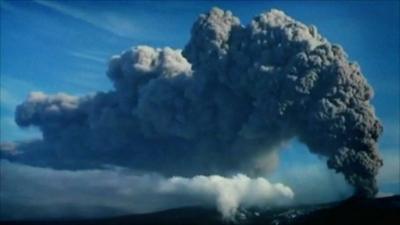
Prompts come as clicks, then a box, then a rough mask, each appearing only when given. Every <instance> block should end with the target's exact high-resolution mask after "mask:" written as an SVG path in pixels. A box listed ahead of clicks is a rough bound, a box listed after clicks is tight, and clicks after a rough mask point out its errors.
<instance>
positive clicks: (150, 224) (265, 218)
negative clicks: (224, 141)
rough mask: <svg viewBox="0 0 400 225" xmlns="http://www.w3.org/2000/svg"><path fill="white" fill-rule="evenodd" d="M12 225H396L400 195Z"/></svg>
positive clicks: (9, 222)
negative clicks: (231, 217)
mask: <svg viewBox="0 0 400 225" xmlns="http://www.w3.org/2000/svg"><path fill="white" fill-rule="evenodd" d="M0 223H1V224H10V225H25V224H26V225H138V224H143V225H164V224H165V225H167V224H168V225H171V224H174V225H197V224H198V225H200V224H207V225H227V224H229V225H230V224H244V225H253V224H254V225H258V224H266V225H268V224H270V225H305V224H307V225H308V224H309V225H334V224H335V225H336V224H338V225H339V224H340V225H397V224H400V195H397V196H391V197H384V198H376V199H358V198H350V199H348V200H345V201H342V202H334V203H327V204H318V205H303V206H292V207H282V208H274V209H268V210H262V211H260V210H255V209H250V210H243V211H242V212H241V213H239V214H238V215H237V217H236V218H235V221H226V220H223V219H222V218H221V215H220V214H219V213H218V211H217V210H215V209H211V208H203V207H184V208H177V209H169V210H165V211H160V212H155V213H146V214H134V215H127V216H119V217H112V218H104V219H85V220H47V221H43V220H41V221H38V220H36V221H35V220H29V221H28V220H24V221H1V222H0Z"/></svg>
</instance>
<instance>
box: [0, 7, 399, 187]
mask: <svg viewBox="0 0 400 225" xmlns="http://www.w3.org/2000/svg"><path fill="white" fill-rule="evenodd" d="M0 3H1V57H0V65H1V70H0V75H1V136H0V139H1V141H14V140H23V139H27V138H35V137H40V133H39V131H37V130H35V129H25V130H22V129H20V128H18V127H17V126H16V125H15V123H14V122H13V116H14V109H15V106H16V105H17V104H18V103H20V102H22V101H23V100H24V98H25V97H26V95H27V94H28V93H29V92H30V91H37V90H40V91H44V92H46V93H57V92H60V91H61V92H66V93H69V94H74V95H84V94H88V93H93V92H96V91H99V90H102V91H105V90H108V89H111V88H112V87H111V82H109V81H108V79H107V77H106V75H105V71H106V68H107V61H108V59H109V58H110V57H111V56H112V55H113V54H118V53H120V52H121V51H123V50H125V49H127V48H129V47H131V46H135V45H139V44H140V45H142V44H146V45H151V46H155V47H163V46H170V47H172V48H183V47H184V45H185V43H186V42H187V41H188V39H189V35H190V28H191V25H192V23H193V21H195V19H196V18H197V16H198V15H199V14H200V13H202V12H205V11H207V10H209V9H210V8H211V7H212V6H218V7H221V8H223V9H229V10H231V11H232V12H233V13H234V15H236V16H237V17H239V18H240V19H241V21H242V23H244V24H246V23H248V22H249V21H250V19H251V18H252V17H254V16H255V15H257V14H259V13H261V12H263V11H266V10H269V9H271V8H277V9H280V10H283V11H285V12H286V13H287V14H288V15H290V16H291V17H293V18H295V19H297V20H299V21H302V22H303V23H305V24H313V25H315V26H316V27H317V28H318V30H319V32H320V33H321V34H322V35H323V36H325V37H327V39H328V40H329V41H331V42H333V43H338V44H340V45H342V46H343V48H344V49H345V50H346V52H347V53H348V55H349V58H350V59H352V60H354V61H357V62H358V63H359V64H360V65H361V68H362V71H363V73H364V75H365V76H366V78H367V79H368V81H369V83H370V84H371V85H372V86H373V87H374V89H375V98H374V100H373V104H374V106H375V108H376V112H377V115H378V117H379V118H380V119H381V121H382V123H383V125H384V134H383V136H382V137H381V139H380V143H379V144H380V148H381V151H382V154H383V155H384V157H386V158H392V159H391V160H393V159H396V158H397V161H396V160H394V162H393V163H394V164H395V167H393V168H392V167H391V168H389V169H387V170H388V171H389V172H388V173H391V172H390V171H391V170H392V169H395V168H398V164H399V160H400V155H399V148H400V143H399V136H400V132H399V130H400V128H399V124H400V121H399V114H400V111H399V110H400V105H399V104H400V99H399V92H400V90H399V86H400V85H399V72H400V69H399V65H400V62H399V38H400V37H399V29H398V27H399V3H398V2H395V1H393V2H391V1H380V2H379V4H377V3H376V2H369V1H355V2H341V3H337V2H322V1H321V2H319V1H310V2H292V1H290V2H289V1H287V2H274V1H271V2H267V1H255V2H247V1H246V2H245V1H243V2H229V1H223V2H218V1H202V2H185V1H176V2H175V1H170V2H155V1H148V2H139V1H138V2H121V3H120V4H115V3H112V2H111V1H98V2H97V1H96V4H94V3H93V2H86V1H58V2H53V1H52V2H48V1H4V0H1V1H0ZM287 148H288V149H295V150H296V151H289V150H288V151H282V153H281V154H282V157H281V160H280V161H281V163H280V168H290V167H293V166H296V165H299V164H308V163H310V162H313V163H315V162H318V161H319V160H318V159H317V158H316V156H314V155H311V154H304V152H305V151H307V149H305V147H304V146H301V145H300V144H299V143H297V142H296V141H295V142H294V143H291V144H290V145H289V146H288V147H287ZM396 165H397V167H396ZM278 169H279V168H278ZM396 175H397V173H396V172H394V175H388V176H389V177H391V179H392V180H393V177H394V178H396V177H395V176H396ZM397 178H399V177H397ZM399 179H400V178H399ZM398 181H399V180H397V182H395V183H394V184H393V182H392V181H391V182H392V183H390V182H389V184H381V186H382V187H383V190H385V191H389V192H400V190H399V182H398Z"/></svg>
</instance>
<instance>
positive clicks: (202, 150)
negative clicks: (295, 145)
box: [13, 8, 382, 197]
mask: <svg viewBox="0 0 400 225" xmlns="http://www.w3.org/2000/svg"><path fill="white" fill-rule="evenodd" d="M107 75H108V77H109V78H110V79H111V80H112V82H113V84H114V87H115V90H114V91H110V92H107V93H97V94H96V95H93V96H87V97H81V98H77V97H72V96H68V95H65V94H57V95H51V96H48V95H45V94H43V93H40V92H36V93H31V94H30V95H29V97H28V99H27V100H26V101H25V102H24V103H22V104H21V105H19V106H18V108H17V111H16V122H17V123H18V124H19V125H20V126H21V127H26V126H37V127H39V128H40V129H41V131H42V133H43V140H40V141H36V142H31V143H22V144H20V145H19V146H18V150H19V151H21V152H23V154H22V153H21V154H16V155H14V156H13V157H15V159H16V160H20V161H25V162H26V163H30V164H39V165H44V164H45V165H51V166H52V167H55V168H93V167H102V166H104V165H107V164H111V165H119V166H127V167H131V168H135V169H137V170H143V171H155V172H160V173H163V174H166V175H171V174H172V175H183V176H186V175H197V174H232V173H235V172H239V171H240V172H244V173H247V174H250V175H256V174H260V173H263V172H265V171H266V170H267V169H268V168H270V166H271V164H273V163H274V162H273V161H274V160H271V157H270V156H271V154H273V153H274V152H275V151H276V150H277V149H279V147H280V145H281V144H282V143H284V142H286V141H289V140H291V139H292V138H294V137H297V138H298V139H299V140H300V141H301V142H303V143H304V144H306V145H307V146H308V147H309V149H310V151H311V152H312V153H315V154H318V155H321V156H325V157H327V158H328V166H329V167H330V168H332V169H335V170H336V171H337V172H340V173H343V174H344V176H345V178H346V179H347V181H348V182H349V183H350V184H352V185H353V186H354V187H355V193H356V195H359V196H364V197H372V196H374V195H375V194H376V193H377V186H376V181H375V176H376V175H377V172H378V169H379V168H380V167H381V166H382V160H381V159H380V157H379V155H378V151H377V140H378V137H379V135H380V134H381V132H382V126H381V125H380V123H379V121H378V120H377V118H376V116H375V114H374V110H373V108H372V106H371V105H370V102H369V100H370V99H371V97H372V95H373V92H372V89H371V87H370V86H369V85H368V84H367V82H366V80H365V78H364V77H363V75H362V74H361V71H360V68H359V66H358V65H357V64H355V63H353V62H349V61H348V59H347V56H346V54H345V52H344V51H343V50H342V48H341V47H340V46H337V45H333V44H331V43H329V42H328V41H327V40H326V39H324V38H323V37H322V36H321V35H320V34H319V33H318V32H317V30H316V28H315V27H313V26H306V25H304V24H302V23H299V22H297V21H295V20H293V19H292V18H290V17H288V16H286V15H285V14H284V13H283V12H281V11H278V10H271V11H270V12H267V13H264V14H261V15H259V16H257V17H255V18H254V19H253V20H252V21H251V23H250V24H249V25H247V26H243V25H241V24H240V22H239V19H238V18H236V17H234V16H233V15H232V14H231V12H229V11H227V12H224V11H222V10H220V9H216V8H214V9H212V10H211V11H210V12H209V13H207V14H204V15H201V16H200V17H199V19H198V20H197V21H196V22H195V24H194V26H193V28H192V35H191V39H190V41H189V43H188V44H187V45H186V47H185V49H184V50H183V51H182V52H181V51H179V50H173V49H170V48H164V49H154V48H151V47H147V46H138V47H134V48H132V49H129V50H127V51H125V52H123V53H122V54H121V55H117V56H114V57H113V58H112V59H111V61H110V64H109V68H108V71H107ZM28 150H29V151H28ZM35 154H37V155H41V157H40V158H39V157H36V158H35V156H34V155H35Z"/></svg>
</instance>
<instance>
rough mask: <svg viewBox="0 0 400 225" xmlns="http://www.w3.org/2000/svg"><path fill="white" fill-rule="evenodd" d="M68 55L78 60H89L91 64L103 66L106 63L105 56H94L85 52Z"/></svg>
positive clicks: (106, 58) (70, 52) (71, 52)
mask: <svg viewBox="0 0 400 225" xmlns="http://www.w3.org/2000/svg"><path fill="white" fill-rule="evenodd" d="M68 54H69V55H71V56H74V57H76V58H79V59H83V60H90V61H92V62H96V63H101V64H105V63H106V62H107V61H108V58H109V57H107V56H104V55H99V54H95V53H93V52H86V51H79V52H78V51H69V52H68Z"/></svg>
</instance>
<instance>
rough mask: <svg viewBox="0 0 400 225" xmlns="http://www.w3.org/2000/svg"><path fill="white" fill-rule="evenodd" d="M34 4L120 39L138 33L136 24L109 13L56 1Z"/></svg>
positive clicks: (43, 0) (42, 0)
mask: <svg viewBox="0 0 400 225" xmlns="http://www.w3.org/2000/svg"><path fill="white" fill-rule="evenodd" d="M35 2H36V3H38V4H40V5H42V6H44V7H48V8H50V9H53V10H55V11H57V12H60V13H62V14H64V15H67V16H71V17H73V18H75V19H78V20H81V21H84V22H86V23H89V24H91V25H93V26H95V27H97V28H100V29H103V30H105V31H108V32H111V33H113V34H115V35H118V36H121V37H125V38H132V37H134V36H135V35H137V34H138V32H139V30H138V26H137V24H135V23H134V22H133V21H132V19H131V18H127V17H124V16H122V15H120V14H117V13H114V12H111V11H91V10H83V9H81V8H77V7H73V6H70V5H67V4H64V3H60V2H56V1H45V0H36V1H35Z"/></svg>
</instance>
